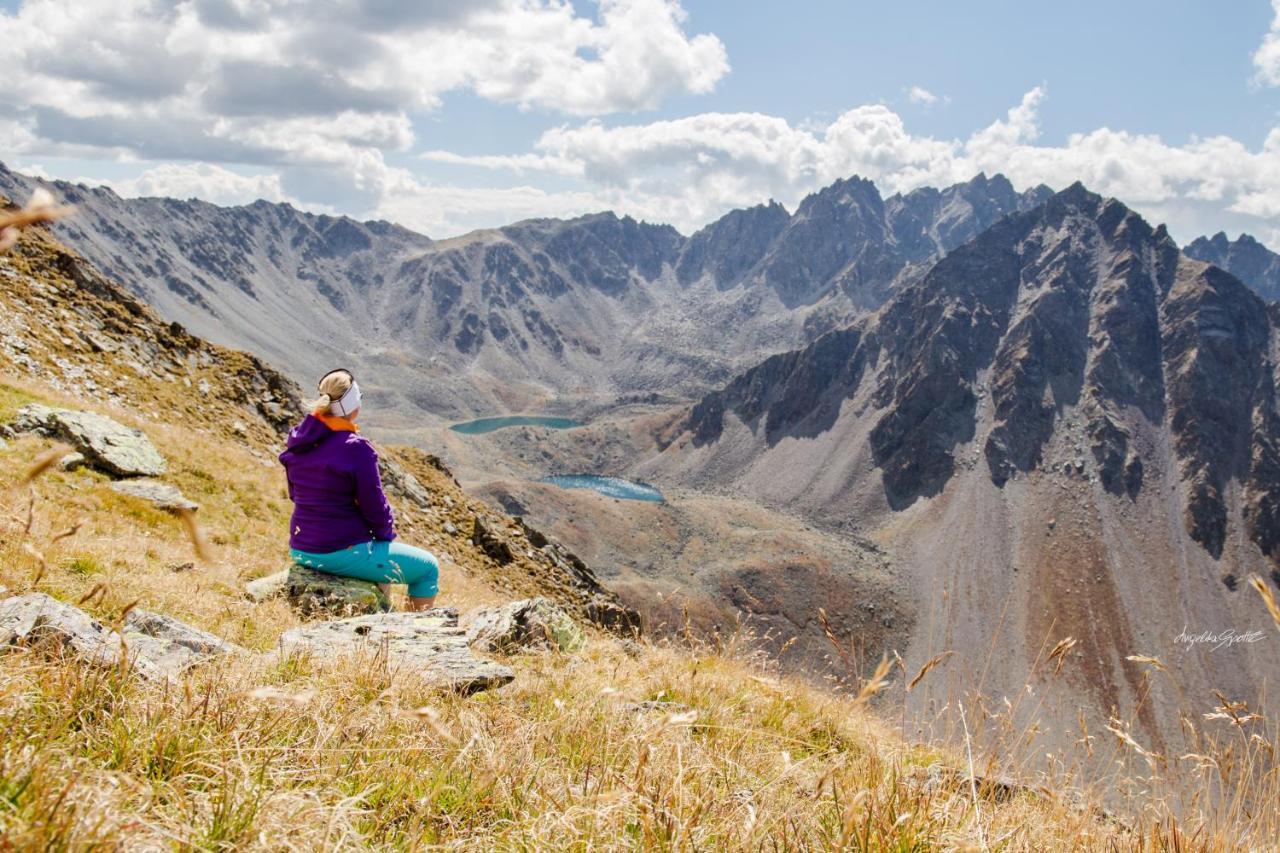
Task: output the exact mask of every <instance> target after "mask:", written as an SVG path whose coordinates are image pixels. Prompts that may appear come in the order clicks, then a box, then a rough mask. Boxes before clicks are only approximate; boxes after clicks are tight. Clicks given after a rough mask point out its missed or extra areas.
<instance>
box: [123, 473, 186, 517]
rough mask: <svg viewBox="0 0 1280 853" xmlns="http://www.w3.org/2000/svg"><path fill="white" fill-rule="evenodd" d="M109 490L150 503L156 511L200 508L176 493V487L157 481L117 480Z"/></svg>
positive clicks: (178, 492)
mask: <svg viewBox="0 0 1280 853" xmlns="http://www.w3.org/2000/svg"><path fill="white" fill-rule="evenodd" d="M111 489H112V490H113V491H116V492H119V493H120V494H122V495H129V496H130V497H135V498H141V499H142V500H144V501H150V502H151V503H153V504H155V506H156V507H157V508H158V509H163V510H167V511H169V512H179V511H181V510H190V511H191V512H195V511H196V510H198V509H199V508H200V504H198V503H196V502H195V501H192V500H189V499H188V498H187V497H186V496H185V495H183V494H182V492H180V491H178V489H177V487H175V486H171V485H169V484H168V483H162V482H160V481H159V480H147V479H139V480H117V481H116V482H114V483H112V484H111Z"/></svg>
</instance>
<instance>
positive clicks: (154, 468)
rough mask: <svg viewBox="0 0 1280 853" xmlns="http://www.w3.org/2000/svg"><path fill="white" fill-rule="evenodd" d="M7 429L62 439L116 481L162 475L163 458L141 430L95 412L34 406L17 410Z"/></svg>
mask: <svg viewBox="0 0 1280 853" xmlns="http://www.w3.org/2000/svg"><path fill="white" fill-rule="evenodd" d="M10 426H11V427H12V428H13V429H14V430H15V431H16V432H38V433H40V434H42V435H47V436H49V437H51V438H59V439H62V440H63V441H66V442H68V443H69V444H71V445H72V446H73V447H74V448H75V449H76V450H77V451H79V452H80V453H83V454H84V457H85V460H86V461H87V462H88V464H89V465H90V466H92V467H94V468H97V469H98V470H100V471H105V472H106V473H108V474H112V475H115V476H117V477H158V476H159V475H161V474H163V473H164V471H165V462H164V457H162V456H161V455H160V451H158V450H156V448H155V445H154V444H152V443H151V440H150V439H148V438H147V437H146V435H144V434H143V433H142V431H141V430H136V429H132V428H131V427H127V426H125V425H124V424H121V423H118V422H116V421H113V420H111V418H108V417H105V416H103V415H99V414H95V413H94V412H80V411H74V410H71V409H54V408H51V407H49V406H42V405H39V404H34V403H33V404H31V405H28V406H23V407H22V408H21V409H19V410H18V416H17V417H16V418H15V419H14V421H13V423H12V424H10Z"/></svg>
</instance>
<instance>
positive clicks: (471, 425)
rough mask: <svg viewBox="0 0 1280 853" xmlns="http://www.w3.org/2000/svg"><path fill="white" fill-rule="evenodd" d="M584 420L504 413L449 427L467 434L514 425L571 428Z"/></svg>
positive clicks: (479, 433)
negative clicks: (500, 415) (499, 415)
mask: <svg viewBox="0 0 1280 853" xmlns="http://www.w3.org/2000/svg"><path fill="white" fill-rule="evenodd" d="M582 425H583V424H582V421H575V420H573V419H572V418H553V417H547V416H544V415H503V416H502V417H496V418H479V419H477V420H474V421H466V422H465V423H460V424H454V425H453V426H451V427H449V429H451V430H453V431H454V432H460V433H464V434H466V435H481V434H483V433H486V432H493V431H494V430H495V429H503V428H504V427H514V426H544V427H549V428H551V429H571V428H573V427H580V426H582Z"/></svg>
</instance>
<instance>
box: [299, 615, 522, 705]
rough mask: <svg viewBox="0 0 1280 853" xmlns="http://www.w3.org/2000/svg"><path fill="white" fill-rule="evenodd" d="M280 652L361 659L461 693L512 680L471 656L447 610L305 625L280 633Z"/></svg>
mask: <svg viewBox="0 0 1280 853" xmlns="http://www.w3.org/2000/svg"><path fill="white" fill-rule="evenodd" d="M280 651H281V652H282V653H283V654H286V655H291V654H301V655H306V656H308V657H310V658H312V659H313V660H321V661H325V660H333V659H337V658H341V657H345V656H349V655H353V654H367V655H371V656H372V657H373V659H374V661H375V663H376V664H377V665H379V666H385V667H386V668H387V669H388V670H390V671H391V672H392V673H393V674H395V675H405V674H408V675H411V676H414V677H418V678H422V679H425V680H426V681H428V682H431V683H432V684H435V685H438V686H441V687H445V688H448V689H451V690H457V691H460V692H462V693H475V692H476V691H479V690H488V689H491V688H494V687H501V686H502V685H504V684H506V683H508V682H510V681H511V680H512V679H514V678H515V673H514V672H513V671H512V670H511V669H510V667H506V666H503V665H502V664H500V663H497V662H496V661H491V660H486V659H484V658H479V657H476V656H475V655H474V654H472V651H471V648H470V646H468V644H467V637H466V634H465V632H464V631H463V630H462V629H461V628H459V627H458V613H457V611H456V610H453V609H451V608H449V609H446V608H437V609H435V610H427V611H423V612H420V613H406V612H397V613H378V614H372V615H365V616H353V617H351V618H348V619H338V620H335V621H331V622H317V623H315V624H312V625H305V626H303V627H301V628H294V629H293V630H291V631H286V632H285V633H284V635H283V636H282V637H281V638H280Z"/></svg>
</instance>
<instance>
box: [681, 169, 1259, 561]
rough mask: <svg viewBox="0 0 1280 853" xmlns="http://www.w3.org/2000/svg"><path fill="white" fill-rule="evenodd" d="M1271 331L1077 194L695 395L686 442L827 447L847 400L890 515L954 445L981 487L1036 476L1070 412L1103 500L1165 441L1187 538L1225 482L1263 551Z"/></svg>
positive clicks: (1139, 226)
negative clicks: (854, 404)
mask: <svg viewBox="0 0 1280 853" xmlns="http://www.w3.org/2000/svg"><path fill="white" fill-rule="evenodd" d="M1271 314H1274V311H1272V312H1271ZM1269 316H1270V315H1269V312H1268V309H1267V307H1266V306H1265V305H1264V304H1263V303H1262V302H1261V300H1260V299H1259V298H1258V297H1257V296H1256V295H1255V294H1254V293H1252V292H1250V290H1249V289H1248V288H1247V287H1245V286H1244V285H1243V284H1242V283H1241V282H1240V281H1239V280H1237V279H1236V278H1234V277H1233V276H1231V275H1229V274H1228V273H1225V272H1223V271H1222V270H1220V269H1218V268H1216V267H1212V266H1208V265H1206V264H1202V263H1199V262H1196V261H1194V260H1191V259H1189V258H1187V257H1185V256H1183V255H1181V254H1179V252H1178V248H1177V246H1176V245H1175V244H1174V243H1173V241H1172V240H1171V239H1170V238H1169V236H1168V234H1167V233H1166V232H1165V230H1164V229H1163V227H1161V228H1157V229H1152V228H1151V227H1150V226H1149V225H1148V224H1147V223H1146V222H1145V221H1143V220H1142V218H1141V217H1139V216H1138V215H1137V214H1135V213H1133V212H1132V211H1130V210H1128V209H1127V208H1125V207H1124V205H1122V204H1121V203H1120V202H1117V201H1115V200H1111V199H1102V198H1100V197H1098V196H1096V195H1093V194H1092V193H1089V192H1088V191H1086V190H1085V189H1084V188H1083V187H1081V186H1079V185H1076V186H1073V187H1072V188H1070V189H1069V190H1066V191H1064V192H1062V193H1059V194H1057V195H1055V196H1053V197H1052V198H1051V199H1050V200H1049V201H1048V202H1047V203H1046V204H1044V205H1043V206H1041V207H1040V208H1037V209H1035V210H1033V211H1030V212H1027V213H1023V214H1019V215H1017V216H1012V217H1009V218H1007V219H1005V220H1003V221H1001V222H999V223H997V224H996V225H995V226H994V227H992V228H991V229H989V230H988V231H986V232H984V233H983V234H981V235H980V236H979V237H977V238H976V239H974V240H973V241H971V242H970V243H968V244H966V245H964V246H962V247H960V248H958V249H956V250H955V251H953V252H951V253H950V254H949V255H947V256H946V257H945V258H943V259H942V260H941V261H940V262H938V263H937V265H935V266H934V267H933V269H932V270H931V271H930V272H929V273H928V275H926V276H925V277H924V279H923V280H922V281H921V282H920V283H919V284H917V285H915V286H913V287H909V288H907V289H905V290H904V291H903V292H902V293H901V294H899V295H898V296H897V297H895V298H894V299H893V300H891V301H890V302H889V303H888V304H887V305H886V306H885V307H884V309H883V310H882V311H880V312H879V313H878V314H877V315H876V316H875V317H873V318H870V319H868V320H866V321H864V322H862V323H860V324H858V325H856V326H854V327H851V328H848V329H843V330H840V331H837V332H833V333H831V334H828V335H826V336H824V337H822V338H821V339H819V340H818V341H816V342H814V343H813V344H811V345H810V346H808V347H807V348H805V349H802V350H797V351H793V352H789V353H785V354H781V355H778V356H774V357H772V358H770V359H768V360H766V361H765V362H763V363H762V364H760V365H759V366H757V367H756V368H753V369H752V370H750V371H747V372H745V373H743V374H742V375H740V376H739V377H737V378H736V379H734V380H733V381H732V382H730V383H729V384H728V385H727V386H726V387H725V388H724V389H722V390H720V391H717V392H714V393H712V394H709V395H707V396H706V397H704V398H703V399H702V400H701V401H700V402H699V403H698V404H697V405H696V406H694V407H693V408H692V409H691V411H690V414H689V417H688V421H687V429H688V431H689V433H690V434H691V436H692V439H693V441H694V443H695V444H698V445H706V444H710V443H714V442H715V441H717V440H718V439H719V438H720V436H721V434H722V432H723V430H724V427H725V423H726V414H727V413H729V412H732V413H733V415H734V416H735V417H736V419H737V420H739V421H741V422H742V423H743V424H746V425H747V426H748V427H749V428H751V429H752V430H753V431H754V432H755V433H756V434H757V435H759V436H760V437H761V438H763V439H764V441H765V443H766V445H768V446H773V445H776V444H777V443H778V442H779V441H781V440H782V439H784V438H787V437H791V438H797V437H805V436H813V435H817V434H820V433H822V432H825V431H826V430H828V429H830V428H831V427H832V426H833V425H834V423H835V421H836V419H837V417H838V416H839V414H840V412H841V409H842V406H843V404H844V403H845V402H846V401H849V400H851V399H853V398H855V397H858V396H859V395H860V394H861V395H862V396H864V397H865V399H866V402H867V404H869V405H867V406H866V409H865V410H864V412H863V417H864V418H865V419H866V421H867V423H868V425H869V432H868V444H869V448H870V452H871V456H872V458H873V460H874V462H875V465H876V467H877V469H878V470H879V472H880V476H881V478H882V483H883V488H884V493H885V496H886V499H887V502H888V504H889V506H890V507H893V508H895V509H899V508H903V507H906V506H909V505H910V504H911V503H913V502H914V501H915V500H917V499H918V498H920V497H922V496H929V495H934V494H937V493H938V492H940V491H941V490H942V489H943V488H944V487H945V486H946V484H947V482H948V481H949V480H950V478H951V477H952V475H953V474H954V473H955V471H956V467H957V448H958V447H960V446H961V445H963V444H965V443H967V442H970V441H974V440H975V439H976V440H977V442H978V443H979V444H980V445H981V455H982V457H983V459H984V461H985V466H986V469H987V471H988V475H989V477H990V480H991V482H992V483H993V484H994V485H996V486H1003V485H1004V484H1005V483H1006V482H1008V481H1009V480H1010V479H1011V478H1013V477H1017V476H1020V475H1021V476H1025V475H1026V474H1027V473H1029V472H1031V471H1035V470H1041V469H1044V468H1045V467H1046V465H1047V460H1046V457H1045V452H1046V448H1047V447H1048V445H1049V444H1050V443H1051V440H1052V439H1053V437H1054V434H1055V431H1056V430H1058V429H1060V428H1061V426H1062V424H1063V422H1064V420H1065V419H1066V417H1067V413H1068V412H1072V413H1075V414H1076V415H1077V416H1078V417H1079V419H1080V423H1081V425H1082V427H1083V430H1084V434H1085V435H1086V436H1087V444H1088V452H1089V455H1090V456H1091V457H1092V466H1091V468H1092V471H1093V473H1094V475H1095V476H1096V477H1097V479H1098V481H1099V482H1100V483H1101V485H1102V486H1103V488H1104V489H1106V490H1107V491H1108V492H1109V493H1112V494H1116V495H1128V496H1130V497H1132V496H1133V495H1135V494H1136V493H1137V492H1138V491H1139V490H1140V489H1141V488H1142V486H1143V472H1144V465H1145V464H1146V463H1144V460H1143V458H1142V454H1141V452H1140V450H1139V448H1138V446H1137V444H1136V443H1135V433H1136V432H1138V431H1143V430H1146V431H1151V430H1154V431H1157V432H1161V433H1166V434H1167V436H1168V439H1169V442H1170V444H1171V447H1172V450H1173V453H1172V459H1173V461H1175V462H1176V464H1177V465H1178V466H1179V468H1180V470H1181V472H1182V477H1183V481H1184V482H1185V484H1186V485H1187V488H1188V497H1187V504H1186V507H1185V510H1186V526H1187V530H1188V532H1189V533H1190V535H1191V536H1192V538H1193V539H1195V540H1196V541H1197V542H1200V543H1201V544H1202V545H1203V546H1204V547H1205V548H1206V549H1208V550H1209V551H1210V553H1213V554H1215V555H1217V554H1219V553H1221V550H1222V545H1223V541H1224V538H1225V537H1226V535H1227V521H1226V519H1227V515H1228V511H1227V502H1228V501H1227V498H1226V492H1227V490H1228V484H1229V483H1238V484H1240V486H1241V487H1242V489H1243V491H1242V496H1243V499H1244V500H1245V502H1246V506H1247V511H1246V517H1245V521H1246V525H1247V529H1248V533H1249V536H1250V537H1251V538H1252V539H1253V541H1254V542H1256V543H1257V544H1258V545H1259V547H1260V548H1262V550H1263V551H1264V553H1268V554H1271V553H1273V551H1274V550H1275V543H1276V539H1277V536H1278V535H1280V516H1276V515H1275V512H1274V505H1275V502H1276V500H1277V498H1280V477H1277V476H1276V474H1275V464H1276V463H1275V460H1276V442H1277V436H1278V435H1280V433H1277V431H1276V429H1275V426H1276V423H1277V421H1276V418H1277V403H1276V382H1277V370H1276V363H1275V357H1274V353H1273V350H1272V346H1273V344H1272V339H1273V337H1274V336H1275V334H1276V327H1275V325H1274V323H1273V322H1272V321H1271V320H1269ZM811 464H814V465H822V464H823V461H822V460H820V459H814V460H812V461H811Z"/></svg>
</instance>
